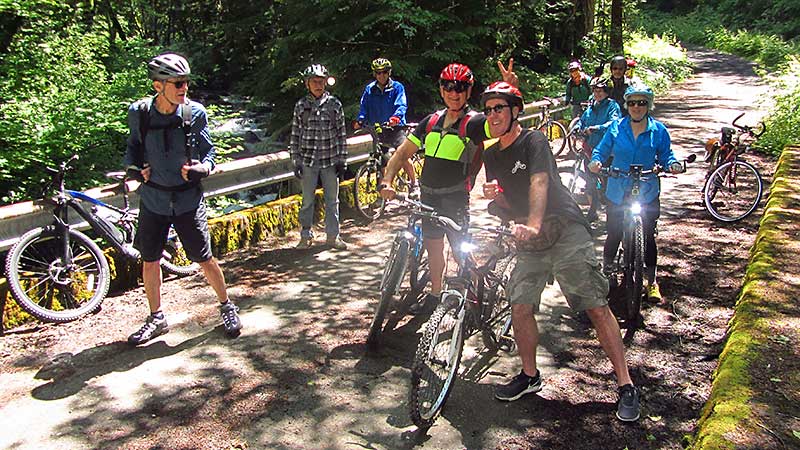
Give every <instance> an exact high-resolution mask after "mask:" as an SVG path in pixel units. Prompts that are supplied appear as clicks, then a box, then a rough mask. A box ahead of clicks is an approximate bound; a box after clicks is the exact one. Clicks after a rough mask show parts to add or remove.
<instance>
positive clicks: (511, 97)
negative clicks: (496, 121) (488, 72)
mask: <svg viewBox="0 0 800 450" xmlns="http://www.w3.org/2000/svg"><path fill="white" fill-rule="evenodd" d="M493 98H502V99H505V100H508V104H509V105H511V106H517V107H519V108H520V110H522V108H523V107H524V106H523V105H524V104H525V100H523V98H522V92H521V91H520V90H519V89H518V88H517V87H515V86H512V85H510V84H508V83H506V82H505V81H495V82H494V83H492V84H490V85H489V87H487V88H486V90H485V91H483V94H481V107H482V108H483V107H486V102H487V101H489V100H490V99H493Z"/></svg>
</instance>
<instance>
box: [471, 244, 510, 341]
mask: <svg viewBox="0 0 800 450" xmlns="http://www.w3.org/2000/svg"><path fill="white" fill-rule="evenodd" d="M515 263H516V258H515V256H514V255H511V256H508V257H506V258H503V259H501V260H500V261H498V262H497V266H496V267H495V270H494V274H495V276H496V280H490V281H488V282H487V281H485V278H484V279H481V281H480V282H481V283H485V286H482V287H479V288H478V292H483V293H484V294H483V295H484V305H483V307H484V312H483V318H484V327H483V330H482V333H481V334H482V337H483V344H484V345H485V346H486V348H488V349H489V350H491V351H496V350H499V349H503V350H505V351H507V352H511V351H513V350H514V346H515V345H514V339H513V338H512V337H511V336H510V335H509V333H510V332H511V328H510V326H511V321H510V319H511V303H510V302H509V300H508V296H507V290H506V288H507V287H508V280H509V278H510V276H511V271H512V270H513V269H514V264H515Z"/></svg>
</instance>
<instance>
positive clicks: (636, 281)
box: [624, 216, 644, 342]
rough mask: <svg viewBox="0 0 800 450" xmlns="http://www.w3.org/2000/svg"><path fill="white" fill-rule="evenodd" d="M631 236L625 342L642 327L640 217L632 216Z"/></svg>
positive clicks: (628, 253) (642, 265)
mask: <svg viewBox="0 0 800 450" xmlns="http://www.w3.org/2000/svg"><path fill="white" fill-rule="evenodd" d="M632 220H633V223H632V224H631V227H632V229H631V231H630V232H631V235H630V237H629V245H630V250H628V251H626V252H625V254H626V255H627V256H626V267H628V269H629V275H628V276H627V277H626V279H627V284H626V286H625V294H626V302H627V319H626V322H627V329H626V330H625V336H624V339H625V341H626V342H630V341H631V340H633V335H634V334H635V333H636V330H637V329H639V328H641V326H642V325H643V323H642V322H643V320H642V296H643V294H644V290H643V288H644V227H643V225H642V218H641V216H633V218H632Z"/></svg>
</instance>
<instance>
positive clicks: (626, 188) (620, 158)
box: [592, 116, 677, 205]
mask: <svg viewBox="0 0 800 450" xmlns="http://www.w3.org/2000/svg"><path fill="white" fill-rule="evenodd" d="M609 156H613V157H614V161H613V162H612V163H611V167H613V168H615V169H619V170H620V171H623V172H627V171H628V170H629V169H630V166H631V164H641V165H642V167H643V169H644V170H650V169H652V168H653V166H655V165H656V163H658V164H660V165H662V166H665V167H669V166H670V165H671V164H672V163H674V162H677V159H676V158H675V154H674V153H672V146H671V141H670V138H669V132H668V131H667V128H666V127H665V126H664V124H662V123H661V122H659V121H657V120H655V119H653V118H652V117H650V116H647V128H646V129H645V130H644V131H643V132H642V133H641V134H640V135H639V136H638V137H637V138H636V139H634V138H633V130H632V129H631V118H630V116H628V117H625V118H624V119H622V120H618V121H615V122H613V123H612V124H611V126H610V127H609V128H608V131H607V132H606V134H605V136H603V140H601V141H600V144H599V145H598V146H597V147H595V148H594V150H593V151H592V162H594V161H598V162H600V163H602V162H603V161H605V160H607V159H608V157H609ZM632 185H633V182H632V181H631V180H630V179H629V178H625V177H609V178H608V190H607V191H606V197H608V199H609V200H611V201H612V202H613V203H614V204H617V205H621V204H622V201H623V198H624V196H625V193H626V192H630V190H631V186H632ZM660 188H661V187H660V182H659V179H658V177H655V176H650V177H647V178H646V179H643V180H642V181H641V182H640V183H639V189H640V194H639V202H640V203H642V204H644V203H650V202H652V201H653V200H655V199H656V198H658V195H659V193H660Z"/></svg>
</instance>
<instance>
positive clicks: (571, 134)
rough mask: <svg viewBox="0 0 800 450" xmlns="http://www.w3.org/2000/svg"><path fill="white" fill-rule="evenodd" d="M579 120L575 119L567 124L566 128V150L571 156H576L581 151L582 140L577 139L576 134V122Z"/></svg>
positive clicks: (578, 118)
mask: <svg viewBox="0 0 800 450" xmlns="http://www.w3.org/2000/svg"><path fill="white" fill-rule="evenodd" d="M580 120H581V118H580V117H575V118H574V119H572V120H571V121H570V123H569V126H568V127H567V148H568V149H569V151H570V152H572V154H573V155H577V154H578V152H580V151H583V138H581V137H578V134H577V133H576V131H578V130H577V126H578V122H579V121H580Z"/></svg>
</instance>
